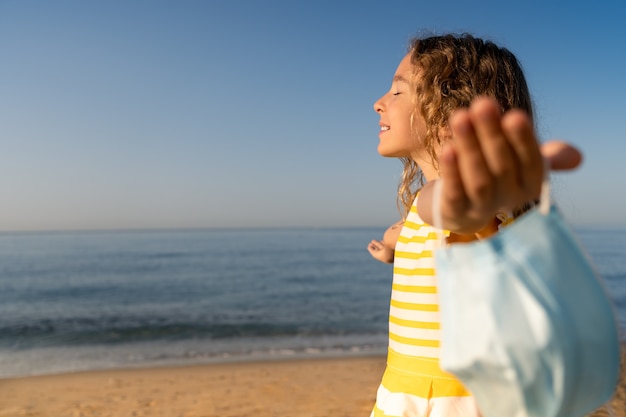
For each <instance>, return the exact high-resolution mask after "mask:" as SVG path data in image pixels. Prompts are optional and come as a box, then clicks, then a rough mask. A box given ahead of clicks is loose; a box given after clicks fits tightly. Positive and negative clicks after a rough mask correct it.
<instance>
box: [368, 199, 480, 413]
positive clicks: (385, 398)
mask: <svg viewBox="0 0 626 417" xmlns="http://www.w3.org/2000/svg"><path fill="white" fill-rule="evenodd" d="M416 207H417V198H416V200H415V203H414V204H413V206H412V207H411V211H410V213H409V215H408V216H407V219H406V221H405V222H404V227H403V228H402V231H401V232H400V237H399V238H398V243H397V244H396V248H395V260H394V267H393V287H392V292H391V307H390V312H389V353H388V357H387V369H386V370H385V374H384V375H383V380H382V382H381V384H380V387H379V388H378V393H377V398H376V405H375V406H374V410H373V411H372V414H371V417H383V416H384V417H388V416H389V417H390V416H394V417H398V416H402V417H422V416H429V417H443V416H445V417H456V416H463V417H476V416H479V415H480V413H479V412H478V409H477V407H476V403H475V401H474V398H473V397H472V396H471V394H470V392H469V391H467V390H466V389H465V388H464V387H463V385H462V384H461V383H460V382H459V381H458V380H457V379H456V378H455V377H454V376H453V375H451V374H449V373H446V372H444V371H443V370H441V368H440V367H439V344H440V340H441V338H440V328H439V327H440V324H439V300H438V295H437V277H436V275H435V269H434V266H435V262H434V258H433V250H434V249H435V248H436V247H437V245H438V242H437V232H436V229H434V228H433V227H431V226H429V225H428V224H426V223H424V222H423V221H422V219H421V218H420V217H419V215H418V213H417V209H416Z"/></svg>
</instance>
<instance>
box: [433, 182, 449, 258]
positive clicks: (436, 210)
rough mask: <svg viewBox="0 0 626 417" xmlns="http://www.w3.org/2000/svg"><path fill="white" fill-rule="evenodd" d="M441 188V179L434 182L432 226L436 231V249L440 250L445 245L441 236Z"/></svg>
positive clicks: (444, 239) (442, 235)
mask: <svg viewBox="0 0 626 417" xmlns="http://www.w3.org/2000/svg"><path fill="white" fill-rule="evenodd" d="M442 188H443V180H442V179H441V178H439V179H437V180H435V186H434V187H433V212H432V213H433V226H434V227H435V230H436V231H437V247H438V248H442V247H444V246H445V245H446V237H445V236H444V234H443V220H442V218H441V190H442Z"/></svg>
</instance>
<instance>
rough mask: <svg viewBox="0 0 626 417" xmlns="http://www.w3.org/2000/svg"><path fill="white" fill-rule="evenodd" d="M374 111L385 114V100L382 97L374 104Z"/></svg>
mask: <svg viewBox="0 0 626 417" xmlns="http://www.w3.org/2000/svg"><path fill="white" fill-rule="evenodd" d="M374 111H375V112H376V113H382V112H383V98H382V97H381V98H379V99H378V100H376V102H375V103H374Z"/></svg>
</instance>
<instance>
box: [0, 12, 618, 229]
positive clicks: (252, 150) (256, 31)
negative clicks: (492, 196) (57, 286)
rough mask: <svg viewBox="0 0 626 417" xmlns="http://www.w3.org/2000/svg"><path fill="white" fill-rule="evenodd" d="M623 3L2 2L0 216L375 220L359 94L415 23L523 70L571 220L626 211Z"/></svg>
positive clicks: (125, 223) (383, 201) (387, 75)
mask: <svg viewBox="0 0 626 417" xmlns="http://www.w3.org/2000/svg"><path fill="white" fill-rule="evenodd" d="M625 21H626V3H625V2H623V1H618V0H615V1H605V2H569V1H567V2H566V1H562V2H544V1H534V2H502V1H492V2H468V1H465V0H464V1H446V2H437V1H417V0H414V1H388V2H382V1H363V0H361V1H347V0H346V1H335V0H317V1H295V0H284V1H278V0H266V1H252V0H250V1H244V0H230V1H227V0H213V1H168V2H165V1H153V0H150V1H126V0H119V1H113V0H111V1H80V0H73V1H69V0H68V1H63V0H59V1H47V0H40V1H34V0H33V1H30V0H23V1H22V0H13V1H0V194H1V206H0V207H1V210H0V231H9V230H59V229H109V228H113V229H120V228H170V227H174V228H187V227H274V226H281V227H283V226H307V227H308V226H313V227H338V226H346V227H351V226H384V225H387V224H390V223H391V222H394V221H396V219H397V217H398V213H397V210H396V205H395V193H396V185H397V182H398V178H399V174H400V171H401V165H400V163H399V162H398V161H396V160H393V159H385V158H382V157H380V156H379V155H378V154H377V153H376V146H377V143H378V117H377V115H376V114H375V113H374V111H373V110H372V103H373V102H374V101H375V100H376V99H377V98H378V97H379V96H380V95H381V94H383V93H384V92H385V91H386V90H387V89H388V88H389V85H390V82H391V77H392V75H393V72H394V71H395V67H396V66H397V64H398V62H399V60H400V59H401V58H402V56H403V55H404V53H405V51H406V46H407V43H408V40H409V39H410V38H411V37H412V36H413V35H415V34H420V33H422V34H423V33H429V32H433V33H436V34H441V33H445V32H450V31H451V32H465V31H467V32H471V33H473V34H475V35H478V36H481V37H485V38H489V39H491V40H494V41H496V42H497V43H499V44H501V45H503V46H506V47H507V48H509V49H510V50H511V51H513V52H514V53H515V54H516V55H517V56H518V58H519V59H520V61H521V62H522V65H523V66H524V68H525V71H526V75H527V77H528V81H529V84H530V87H531V92H532V93H533V98H534V102H535V106H536V111H537V115H538V128H539V133H540V135H541V137H542V138H543V139H547V138H552V137H558V138H566V139H568V140H569V141H571V142H573V143H574V144H576V145H577V146H578V147H580V148H581V149H582V150H583V152H584V153H585V163H584V165H583V166H582V167H581V168H580V169H579V170H578V171H577V172H575V173H572V174H558V175H556V176H555V178H554V179H555V181H554V188H555V193H554V195H555V197H556V198H557V201H558V203H559V204H560V206H561V208H562V209H563V211H564V212H565V214H566V216H567V218H568V219H569V220H570V221H571V222H572V223H574V224H577V225H589V224H592V225H616V224H617V225H620V226H626V192H625V190H626V185H625V182H626V175H625V174H626V167H625V165H626V162H625V160H624V159H625V155H626V129H625V127H624V124H623V123H624V119H625V118H626V104H625V98H626V83H625V76H626V53H625V51H626V25H624V22H625Z"/></svg>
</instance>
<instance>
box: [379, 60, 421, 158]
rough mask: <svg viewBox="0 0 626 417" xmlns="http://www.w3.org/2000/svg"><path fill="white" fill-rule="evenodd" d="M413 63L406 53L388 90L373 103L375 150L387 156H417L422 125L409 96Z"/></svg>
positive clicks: (411, 91)
mask: <svg viewBox="0 0 626 417" xmlns="http://www.w3.org/2000/svg"><path fill="white" fill-rule="evenodd" d="M411 80H414V76H413V65H412V64H411V57H410V55H406V56H405V57H404V59H402V61H401V62H400V65H398V69H397V70H396V73H395V75H394V77H393V82H392V84H391V89H390V90H389V91H388V92H387V93H386V94H385V95H384V96H382V97H381V98H379V99H378V101H376V103H374V111H376V112H377V113H378V114H379V115H380V123H379V124H380V133H379V134H378V137H379V138H380V143H379V144H378V153H379V154H381V155H382V156H388V157H397V158H400V157H405V158H412V159H414V160H417V159H419V152H420V150H419V148H420V147H419V146H418V145H419V143H420V141H419V139H420V138H424V137H425V135H426V125H425V123H424V120H423V118H422V117H420V116H418V115H417V114H416V115H415V116H413V123H412V125H411V115H413V114H414V111H415V103H414V100H413V97H414V95H415V86H414V85H413V84H412V81H411Z"/></svg>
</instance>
